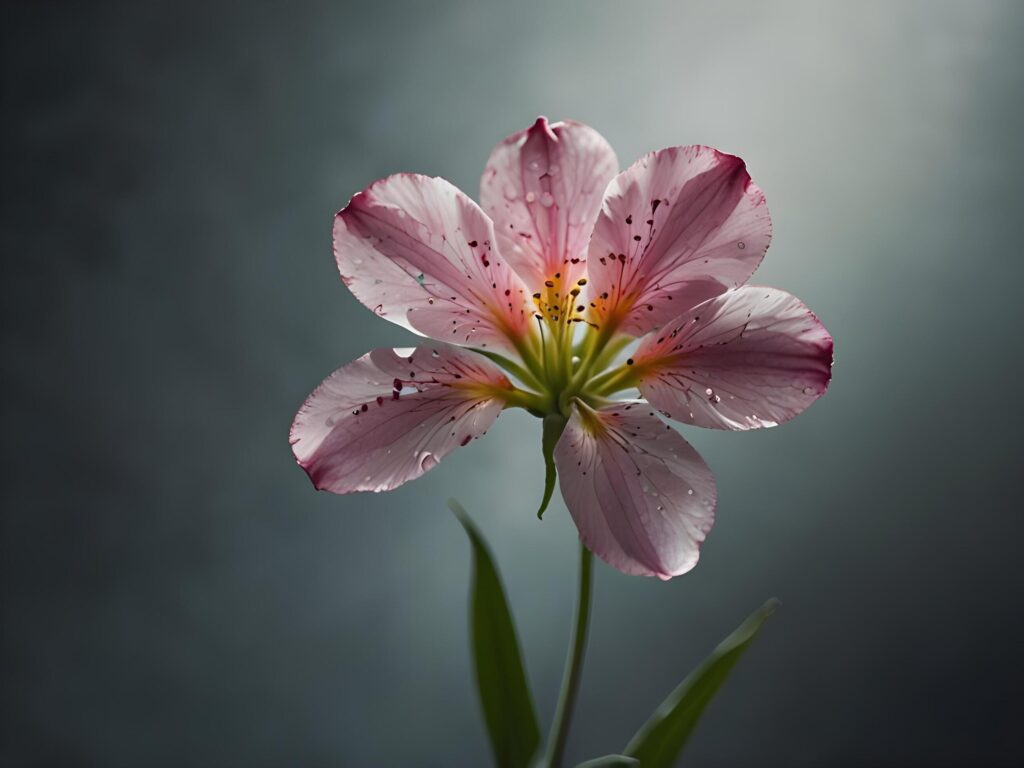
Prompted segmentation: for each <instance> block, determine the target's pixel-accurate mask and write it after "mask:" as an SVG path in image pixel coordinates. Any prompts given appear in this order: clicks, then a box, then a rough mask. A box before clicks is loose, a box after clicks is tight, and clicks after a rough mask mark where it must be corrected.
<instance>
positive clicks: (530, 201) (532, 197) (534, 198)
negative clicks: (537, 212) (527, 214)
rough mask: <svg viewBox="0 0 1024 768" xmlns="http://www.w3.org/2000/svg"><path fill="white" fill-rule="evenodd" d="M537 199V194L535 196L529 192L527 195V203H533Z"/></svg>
mask: <svg viewBox="0 0 1024 768" xmlns="http://www.w3.org/2000/svg"><path fill="white" fill-rule="evenodd" d="M536 199H537V196H536V195H535V194H533V192H527V193H526V202H528V203H532V202H533V201H535V200H536Z"/></svg>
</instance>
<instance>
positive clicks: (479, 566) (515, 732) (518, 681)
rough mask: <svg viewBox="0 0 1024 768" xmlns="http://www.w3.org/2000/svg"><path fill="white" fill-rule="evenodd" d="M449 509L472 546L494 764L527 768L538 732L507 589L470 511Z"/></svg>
mask: <svg viewBox="0 0 1024 768" xmlns="http://www.w3.org/2000/svg"><path fill="white" fill-rule="evenodd" d="M448 506H449V507H451V510H452V512H454V513H455V516H456V517H457V518H458V519H459V522H460V523H462V527H463V528H465V529H466V534H467V535H468V536H469V541H470V543H471V544H472V545H473V584H472V587H471V588H470V602H469V611H470V639H471V641H472V646H473V661H474V664H475V671H476V684H477V690H478V691H479V693H480V706H481V707H482V708H483V711H484V722H485V723H486V725H487V732H488V735H489V736H490V739H491V749H492V750H493V751H494V761H495V763H496V764H497V765H498V766H499V768H527V766H528V765H529V763H530V760H531V759H532V758H533V756H534V754H535V753H536V752H537V747H538V746H539V745H540V729H539V728H538V727H537V716H536V715H535V714H534V711H533V700H532V699H531V697H530V688H529V685H528V683H527V682H526V672H525V671H524V669H523V662H522V659H521V657H520V654H519V641H518V640H517V639H516V629H515V625H514V624H513V623H512V615H511V614H510V613H509V610H508V601H507V600H506V599H505V589H504V588H503V587H502V585H501V577H500V576H499V575H498V569H497V568H496V567H495V565H494V560H493V558H492V557H491V553H490V551H489V550H488V548H487V544H486V543H484V540H483V537H482V536H481V535H480V532H479V531H478V530H477V528H476V526H475V525H473V523H472V521H471V520H470V519H469V516H468V515H467V514H466V510H464V509H463V508H462V506H461V505H460V504H459V503H458V502H457V501H455V499H449V501H448Z"/></svg>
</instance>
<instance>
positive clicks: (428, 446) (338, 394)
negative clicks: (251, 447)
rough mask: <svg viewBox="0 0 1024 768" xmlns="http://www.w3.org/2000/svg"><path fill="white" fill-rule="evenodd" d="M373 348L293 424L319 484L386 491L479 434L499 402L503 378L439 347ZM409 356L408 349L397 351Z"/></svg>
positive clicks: (297, 448)
mask: <svg viewBox="0 0 1024 768" xmlns="http://www.w3.org/2000/svg"><path fill="white" fill-rule="evenodd" d="M398 352H399V350H393V349H375V350H374V351H372V352H370V353H368V354H366V355H363V356H362V357H361V358H359V359H358V360H355V361H353V362H351V363H349V364H348V365H346V366H344V367H342V368H339V369H338V370H337V371H335V372H334V373H332V374H331V375H330V376H328V377H327V378H326V379H325V380H324V382H323V383H322V384H321V385H320V386H319V387H317V389H316V390H315V391H314V392H313V394H311V395H310V396H309V398H308V399H307V400H306V402H305V404H304V405H303V406H302V408H301V409H300V410H299V412H298V414H296V416H295V422H294V423H293V424H292V430H291V443H292V452H293V453H294V454H295V458H296V459H297V460H298V462H299V465H300V466H302V468H303V469H305V470H306V473H307V474H308V475H309V478H310V479H311V480H312V481H313V484H314V485H315V486H316V487H317V488H318V489H320V490H328V491H332V492H334V493H351V492H353V491H387V490H390V489H392V488H396V487H398V486H399V485H401V484H402V483H404V482H406V481H408V480H412V479H414V478H417V477H419V476H420V475H422V474H423V473H424V472H426V471H427V470H429V469H432V468H433V467H434V466H436V465H437V463H438V462H439V461H440V460H441V459H443V458H444V457H445V456H447V455H448V454H449V453H451V452H452V451H453V450H455V449H456V448H458V447H459V446H463V445H466V444H467V443H468V442H469V441H470V440H471V439H473V438H475V437H480V436H481V435H483V434H484V433H485V432H486V431H487V429H488V428H489V427H490V426H491V424H493V423H494V420H495V419H496V418H497V417H498V414H499V413H500V412H501V409H502V407H503V406H504V400H503V399H502V398H501V391H502V390H504V389H508V388H510V387H511V384H510V383H509V381H508V379H507V378H505V375H504V374H503V373H502V372H501V371H500V370H499V369H498V368H497V367H495V366H494V365H492V364H491V363H490V362H489V361H487V360H486V359H484V358H483V357H481V356H480V355H476V354H473V353H471V352H466V351H463V350H460V349H457V348H455V347H449V346H447V345H445V344H437V345H433V346H425V347H417V348H416V349H415V350H413V351H412V352H411V353H410V354H408V355H405V354H398ZM402 352H405V350H402Z"/></svg>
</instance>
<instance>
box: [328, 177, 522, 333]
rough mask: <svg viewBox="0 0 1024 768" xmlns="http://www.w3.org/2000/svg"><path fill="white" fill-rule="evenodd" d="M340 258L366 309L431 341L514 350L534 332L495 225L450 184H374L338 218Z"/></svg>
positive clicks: (408, 180) (406, 180)
mask: <svg viewBox="0 0 1024 768" xmlns="http://www.w3.org/2000/svg"><path fill="white" fill-rule="evenodd" d="M334 256H335V258H336V259H337V262H338V269H339V271H340V272H341V276H342V279H343V280H344V281H345V284H346V285H347V286H348V287H349V289H350V290H351V291H352V293H353V294H355V296H356V298H357V299H359V300H360V301H361V302H362V303H363V304H365V305H366V306H367V307H370V308H371V309H373V311H374V312H376V313H377V314H378V315H380V316H381V317H386V318H387V319H389V320H391V321H392V322H394V323H397V324H398V325H401V326H404V327H406V328H409V329H410V330H415V331H418V332H420V333H423V334H425V335H427V336H430V337H432V338H434V339H438V340H440V341H450V342H452V343H455V344H472V345H473V346H480V347H485V346H499V347H505V348H511V347H512V346H514V345H513V344H512V343H511V340H513V339H516V338H522V337H523V336H524V335H526V333H527V332H528V330H529V328H530V325H529V323H530V322H532V319H531V315H532V305H531V304H530V299H529V293H528V292H527V291H526V288H525V286H524V285H523V283H522V281H521V280H520V279H519V276H518V275H516V273H515V272H514V271H513V270H512V268H511V267H510V266H509V265H508V264H507V263H506V262H505V261H504V259H502V257H501V256H500V254H499V253H498V251H497V248H496V246H495V243H494V226H493V225H492V223H491V220H490V219H489V218H487V215H486V214H485V213H484V212H483V211H481V210H480V208H479V206H477V204H476V203H474V202H473V201H472V200H470V199H469V198H468V197H466V195H465V194H463V193H462V192H460V191H459V190H458V189H457V188H455V187H454V186H452V185H451V184H449V183H448V182H447V181H445V180H444V179H438V178H429V177H427V176H419V175H416V174H409V173H404V174H398V175H396V176H389V177H387V178H386V179H382V180H380V181H378V182H376V183H374V184H371V185H370V186H369V187H367V188H366V190H364V191H363V192H361V193H359V194H357V195H356V196H355V197H353V198H352V200H351V202H349V204H348V205H347V206H346V207H345V208H344V209H343V210H342V211H340V212H339V213H338V215H337V217H336V218H335V220H334Z"/></svg>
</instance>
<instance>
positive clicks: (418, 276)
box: [416, 272, 427, 285]
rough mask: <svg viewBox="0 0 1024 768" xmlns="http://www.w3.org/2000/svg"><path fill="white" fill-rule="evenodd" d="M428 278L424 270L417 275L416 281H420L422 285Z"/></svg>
mask: <svg viewBox="0 0 1024 768" xmlns="http://www.w3.org/2000/svg"><path fill="white" fill-rule="evenodd" d="M426 279H427V278H426V276H425V275H424V274H423V273H422V272H420V273H419V274H418V275H416V282H417V283H419V284H420V285H423V281H424V280H426Z"/></svg>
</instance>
